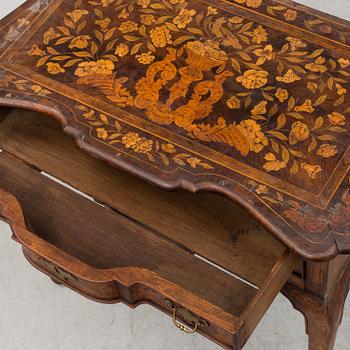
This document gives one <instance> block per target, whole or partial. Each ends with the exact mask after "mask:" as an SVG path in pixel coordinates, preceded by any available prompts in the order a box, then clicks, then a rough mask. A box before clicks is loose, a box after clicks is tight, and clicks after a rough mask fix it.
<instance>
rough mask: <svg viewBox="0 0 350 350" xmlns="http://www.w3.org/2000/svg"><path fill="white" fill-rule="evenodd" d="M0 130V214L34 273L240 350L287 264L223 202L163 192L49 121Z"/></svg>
mask: <svg viewBox="0 0 350 350" xmlns="http://www.w3.org/2000/svg"><path fill="white" fill-rule="evenodd" d="M1 119H2V122H1V124H0V148H1V149H2V152H1V153H0V188H1V191H0V215H1V218H2V219H4V220H5V221H7V222H8V223H9V224H11V226H12V229H13V232H14V237H15V239H16V240H18V241H19V242H20V243H21V244H22V245H23V247H24V252H25V255H26V257H27V258H28V259H29V261H30V262H31V263H32V264H33V265H34V266H36V267H37V268H38V269H40V270H42V271H43V272H45V273H46V274H48V275H50V276H51V277H53V278H54V279H55V280H57V281H60V282H62V283H64V284H66V285H68V286H69V287H71V288H72V289H74V290H76V291H77V292H79V293H81V294H83V295H85V296H87V297H89V298H92V299H95V300H98V301H102V302H118V301H123V302H125V303H127V304H129V305H130V306H136V305H137V304H139V303H150V304H152V305H154V306H156V307H157V308H159V309H161V310H162V311H164V312H166V313H168V314H170V315H172V317H173V321H174V323H175V325H176V326H177V327H179V328H180V329H182V330H184V331H187V332H193V331H198V332H199V333H201V334H203V335H205V336H207V337H209V338H210V339H212V340H213V341H215V342H217V343H219V344H220V345H222V346H224V347H227V348H231V349H241V348H242V347H243V345H244V344H245V342H246V341H247V339H248V338H249V336H250V335H251V333H252V332H253V330H254V328H255V327H256V325H257V324H258V322H259V320H260V319H261V317H262V316H263V315H264V313H265V312H266V310H267V309H268V307H269V306H270V304H271V303H272V301H273V300H274V298H275V297H276V295H277V294H278V292H279V291H280V289H281V288H282V287H283V285H284V283H285V282H286V281H287V279H288V278H289V276H290V274H291V272H292V271H293V269H294V268H295V266H296V264H297V262H298V259H297V257H296V256H295V255H294V254H293V253H291V252H289V251H288V250H287V249H286V248H285V247H284V246H282V245H281V244H280V243H279V242H278V241H277V240H276V239H274V238H273V237H272V236H271V235H270V234H269V233H268V232H267V231H266V230H265V229H264V228H263V227H262V226H261V225H260V224H259V223H258V222H257V221H256V220H254V219H253V218H252V217H251V216H250V215H249V214H248V213H246V212H245V211H244V210H243V209H241V208H240V207H239V206H237V205H236V204H235V203H232V202H231V201H229V200H227V199H226V198H225V197H223V196H221V195H218V194H215V193H198V194H196V195H194V194H190V193H185V192H182V191H179V192H165V191H162V190H161V189H159V188H156V187H154V186H152V185H150V184H147V183H146V182H143V181H141V180H139V179H137V178H135V177H132V176H130V175H128V174H125V173H122V172H120V171H118V170H117V169H115V168H112V167H110V166H109V165H108V164H106V163H103V162H101V161H99V160H97V159H94V158H92V157H90V156H88V155H86V154H84V153H83V152H81V151H80V150H79V149H78V148H77V147H76V146H75V144H74V142H73V140H72V139H70V138H68V137H67V136H65V135H64V134H63V132H62V130H61V127H60V126H59V125H58V124H57V123H56V122H55V121H54V120H53V119H50V118H49V117H47V116H42V115H40V114H37V113H33V112H26V111H21V110H12V111H11V112H10V113H9V114H7V115H6V116H4V117H2V118H1ZM60 181H61V182H60ZM62 181H63V182H64V183H66V184H68V185H70V186H71V187H70V188H68V187H66V186H63V184H62ZM22 212H23V214H22ZM179 322H181V323H179Z"/></svg>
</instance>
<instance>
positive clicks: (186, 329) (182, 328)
mask: <svg viewBox="0 0 350 350" xmlns="http://www.w3.org/2000/svg"><path fill="white" fill-rule="evenodd" d="M176 317H177V309H176V307H173V323H174V325H175V326H176V328H178V329H180V331H183V332H185V333H187V334H192V333H196V332H197V329H198V327H199V321H198V320H197V321H196V322H195V325H194V327H193V328H190V327H187V326H185V325H184V324H182V323H180V322H178V321H177V319H176Z"/></svg>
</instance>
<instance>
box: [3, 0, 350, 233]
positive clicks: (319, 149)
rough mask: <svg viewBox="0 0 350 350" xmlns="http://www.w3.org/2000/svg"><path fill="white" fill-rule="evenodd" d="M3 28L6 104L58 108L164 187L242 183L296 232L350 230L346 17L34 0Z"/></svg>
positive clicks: (178, 1) (104, 151)
mask: <svg viewBox="0 0 350 350" xmlns="http://www.w3.org/2000/svg"><path fill="white" fill-rule="evenodd" d="M18 13H19V12H18ZM57 14H59V15H57ZM39 15H40V18H39V20H38V19H37V17H36V16H39ZM0 30H1V31H2V33H4V37H5V41H3V42H2V43H1V42H0V45H2V46H1V47H2V48H3V52H2V53H0V65H1V67H0V72H2V73H1V74H2V75H1V76H0V89H1V90H0V93H1V94H2V95H3V96H4V97H3V98H6V99H7V100H6V103H5V104H6V105H7V104H8V100H10V99H15V100H16V101H19V100H21V99H22V100H23V101H26V102H25V103H28V104H30V103H32V104H35V108H45V111H46V112H50V113H51V112H52V110H56V111H57V110H59V112H60V115H59V116H58V118H59V119H62V120H64V121H65V123H66V124H67V125H66V128H67V130H68V131H69V132H70V133H71V134H72V135H73V136H75V137H76V138H78V139H79V140H80V141H79V142H80V143H81V144H83V145H84V147H85V148H86V149H87V150H88V152H89V153H94V154H95V155H96V156H98V157H100V158H103V159H105V160H108V161H109V162H110V163H116V164H117V165H118V166H119V165H120V166H121V167H125V168H126V169H128V170H131V171H132V172H134V173H136V174H137V175H140V176H141V177H145V178H147V179H148V180H151V181H154V182H156V183H160V184H161V185H163V187H166V188H177V187H181V186H183V187H186V188H189V189H190V190H193V191H194V190H197V189H202V188H204V189H208V188H209V189H215V190H219V191H225V193H226V194H229V195H232V196H233V197H235V198H237V196H238V197H239V196H241V197H242V194H241V193H240V191H241V190H242V188H243V189H244V191H247V192H245V193H249V196H252V197H249V199H247V198H244V201H245V204H247V203H249V204H247V206H251V208H252V207H253V204H252V203H255V204H256V203H261V202H263V203H264V210H260V211H259V213H258V214H257V215H256V216H258V215H263V214H264V215H265V214H266V212H265V210H267V209H266V208H269V209H268V210H271V211H273V212H276V213H277V216H278V217H279V219H280V220H281V222H282V223H279V226H278V230H279V229H281V227H282V226H283V225H284V226H283V228H284V229H285V230H287V231H288V230H290V231H288V232H290V234H288V235H289V238H290V239H292V240H293V239H296V238H295V236H293V235H294V231H293V230H294V226H295V224H298V225H299V226H300V227H301V230H302V231H303V230H304V231H308V234H309V233H310V232H314V233H317V234H318V236H319V237H321V236H322V235H324V237H326V236H327V234H328V233H329V231H327V230H329V229H330V228H331V227H333V229H334V230H337V232H338V233H339V232H341V234H343V232H345V231H346V230H347V229H348V228H347V226H346V225H347V224H348V215H347V216H346V220H345V219H344V220H345V221H346V223H345V224H344V225H345V226H346V227H345V226H344V225H343V224H342V220H341V216H342V215H343V214H344V213H347V205H348V202H349V200H348V197H349V195H348V187H349V181H348V180H347V174H348V172H349V170H350V150H349V141H350V137H349V127H350V125H349V118H350V103H349V96H348V95H349V93H350V46H349V45H350V26H349V25H347V24H346V22H345V21H337V20H334V19H332V20H330V19H329V17H327V15H324V16H321V14H319V13H318V12H315V11H306V10H305V8H303V7H302V6H299V5H293V4H290V3H289V2H287V1H284V0H278V1H274V0H230V1H215V2H214V1H212V0H190V1H189V0H86V1H83V0H51V1H50V0H45V1H44V0H37V1H35V0H31V1H30V3H29V5H28V8H26V12H22V14H21V15H18V14H17V17H14V18H13V19H12V22H11V23H10V22H9V23H7V24H6V25H4V26H3V27H0ZM20 96H21V97H20ZM2 101H3V100H1V98H0V102H2ZM16 103H17V102H16ZM23 103H24V102H23ZM48 105H49V106H48ZM33 108H34V107H33ZM252 198H253V199H252ZM242 202H243V200H242ZM255 204H254V205H255ZM252 210H253V209H252ZM262 212H264V213H263V214H262ZM266 215H267V214H266ZM344 215H345V214H344ZM317 217H319V218H321V219H320V220H321V221H320V220H318V219H317ZM344 217H345V216H344ZM310 218H312V220H311V219H310ZM265 219H266V220H269V219H268V218H267V216H266V217H265ZM266 220H265V221H266ZM304 221H305V222H304ZM303 222H304V223H303ZM310 223H311V224H310ZM313 223H314V226H313ZM308 225H311V227H309V226H308ZM276 227H277V225H276ZM315 227H316V228H317V229H315ZM344 227H345V228H344ZM276 231H277V229H276ZM304 231H303V234H302V235H303V237H305V236H307V237H308V239H309V238H310V237H309V236H308V234H306V233H305V232H304ZM291 232H293V233H291ZM280 236H282V234H281V235H280ZM291 237H292V238H291Z"/></svg>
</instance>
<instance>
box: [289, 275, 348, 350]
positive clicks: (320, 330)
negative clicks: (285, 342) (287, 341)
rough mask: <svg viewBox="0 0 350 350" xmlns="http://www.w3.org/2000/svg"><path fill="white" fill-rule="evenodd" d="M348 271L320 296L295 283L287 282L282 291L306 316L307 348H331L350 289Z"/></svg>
mask: <svg viewBox="0 0 350 350" xmlns="http://www.w3.org/2000/svg"><path fill="white" fill-rule="evenodd" d="M349 279H350V271H345V272H344V274H343V276H342V277H341V278H340V279H339V280H338V282H337V283H336V285H335V287H334V290H333V292H332V293H331V294H330V295H328V296H327V298H326V300H323V299H321V298H319V297H317V296H315V295H313V294H311V293H309V292H306V291H304V290H302V289H300V288H298V287H296V286H293V285H291V284H287V285H286V286H285V287H284V289H283V294H284V295H285V296H286V297H287V298H288V299H289V300H290V301H291V303H292V304H293V306H294V308H295V309H297V310H298V311H300V312H301V313H302V314H303V315H304V317H305V324H306V334H308V336H309V350H333V349H334V344H335V339H336V335H337V331H338V327H339V325H340V323H341V320H342V315H343V309H344V303H345V299H346V296H347V294H348V292H349Z"/></svg>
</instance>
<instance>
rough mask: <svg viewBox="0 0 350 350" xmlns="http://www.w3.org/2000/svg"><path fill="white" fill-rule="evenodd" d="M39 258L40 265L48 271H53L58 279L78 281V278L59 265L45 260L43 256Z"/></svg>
mask: <svg viewBox="0 0 350 350" xmlns="http://www.w3.org/2000/svg"><path fill="white" fill-rule="evenodd" d="M39 260H40V262H41V263H42V265H43V266H45V267H46V268H47V269H48V270H49V272H51V273H53V274H54V275H55V276H57V277H58V278H59V279H60V280H63V281H65V282H69V281H78V279H77V278H76V277H75V276H74V275H72V274H71V273H69V272H67V271H66V270H64V269H62V268H61V267H59V266H57V265H56V264H54V263H53V262H51V261H49V260H46V259H45V258H42V257H39Z"/></svg>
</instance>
